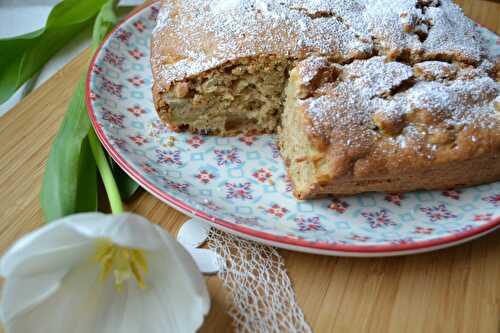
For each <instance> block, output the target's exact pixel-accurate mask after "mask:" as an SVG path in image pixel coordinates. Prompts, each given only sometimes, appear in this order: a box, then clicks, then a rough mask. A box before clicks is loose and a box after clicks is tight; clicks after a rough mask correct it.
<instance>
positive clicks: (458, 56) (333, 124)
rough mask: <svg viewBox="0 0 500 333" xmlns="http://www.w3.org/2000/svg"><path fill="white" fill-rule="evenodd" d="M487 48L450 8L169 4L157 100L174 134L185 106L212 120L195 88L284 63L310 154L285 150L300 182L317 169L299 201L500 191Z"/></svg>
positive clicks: (434, 4) (158, 52) (497, 121)
mask: <svg viewBox="0 0 500 333" xmlns="http://www.w3.org/2000/svg"><path fill="white" fill-rule="evenodd" d="M484 45H485V44H484V41H483V40H482V38H481V36H480V34H479V33H478V31H477V30H476V28H475V25H474V23H473V22H472V21H471V20H470V19H468V18H466V17H465V16H464V15H463V13H462V11H461V9H460V8H459V7H458V6H456V5H455V4H453V3H452V1H451V0H400V1H394V0H358V1H355V0H346V1H330V0H280V1H276V0H163V1H162V3H161V9H160V14H159V18H158V25H157V27H156V29H155V31H154V34H153V39H152V45H151V49H152V56H151V65H152V71H153V77H154V85H153V97H154V102H155V105H156V108H157V110H158V113H159V114H160V117H161V119H162V120H163V121H165V122H169V123H171V124H174V122H173V118H174V117H173V113H174V112H173V109H174V108H175V106H173V105H169V104H171V103H172V101H173V102H174V103H175V102H176V98H177V97H178V96H177V95H180V96H181V97H183V96H190V94H194V97H193V98H192V100H191V101H190V100H189V99H185V100H182V103H184V104H183V105H186V104H189V103H191V104H192V105H193V106H194V107H193V108H191V109H189V110H188V111H189V112H191V111H192V110H194V111H195V112H194V113H196V112H200V113H203V110H204V109H203V107H199V105H198V106H197V105H196V103H197V100H198V101H199V100H203V98H204V96H201V95H200V96H196V94H197V93H198V90H196V91H194V90H193V91H187V90H186V89H185V87H186V86H188V87H190V88H189V89H191V88H193V82H197V81H196V80H197V79H200V78H203V79H207V78H210V77H212V76H213V75H215V74H217V73H218V72H221V71H222V72H224V71H226V69H228V70H229V72H230V71H231V68H233V66H236V65H241V61H243V60H244V61H247V60H248V61H249V62H252V61H253V62H263V63H265V62H266V61H267V60H266V59H285V60H286V61H287V63H286V66H288V69H289V70H291V73H292V74H291V75H292V76H293V80H294V82H292V81H293V80H290V84H294V85H297V87H296V88H297V90H296V92H295V93H296V96H294V98H295V99H296V105H294V107H293V112H297V113H300V114H299V116H298V117H295V118H293V119H298V120H299V122H298V123H297V124H298V125H297V126H300V127H301V128H300V129H301V130H304V131H305V133H306V138H305V139H304V141H306V143H307V145H309V146H310V151H309V152H308V156H305V155H304V156H288V155H287V154H288V152H289V151H290V152H292V154H295V153H296V151H297V149H295V148H294V149H289V148H290V147H284V146H285V145H286V144H287V143H286V142H284V140H281V141H282V142H281V148H282V149H284V151H286V152H285V153H284V157H285V160H286V162H287V164H288V165H289V166H288V169H289V170H288V171H289V173H290V171H291V167H290V164H293V163H295V162H294V161H295V160H300V162H299V163H302V162H304V161H305V163H309V164H308V165H309V167H310V170H308V171H307V172H308V173H309V174H308V175H309V176H310V178H307V177H305V176H304V175H305V174H306V172H305V171H303V170H299V172H298V176H297V175H295V174H293V173H292V174H293V175H292V174H291V178H292V181H293V182H294V183H295V185H296V186H295V194H296V196H297V197H299V198H312V197H317V196H321V195H324V194H354V193H359V192H364V191H408V190H415V189H432V188H446V187H451V186H455V185H471V184H476V183H482V182H489V181H494V180H498V179H500V163H499V161H500V116H499V114H500V113H499V112H500V111H499V110H500V97H499V92H500V86H499V83H498V80H499V78H498V75H499V74H498V73H499V68H500V67H499V64H498V63H495V61H494V60H492V59H490V58H489V55H488V54H487V50H486V49H485V47H484ZM228 75H229V76H230V75H232V74H231V73H230V74H228ZM230 82H237V81H230ZM231 89H232V88H231V87H229V90H231ZM172 96H173V97H172ZM167 97H168V98H167ZM197 97H199V98H197ZM289 98H290V96H289ZM294 103H295V102H294ZM189 105H190V104H189ZM179 109H180V107H179ZM185 110H187V109H185ZM181 111H182V110H180V111H179V110H178V111H177V115H176V117H177V118H179V117H182V116H183V114H185V113H183V112H181ZM288 111H290V110H288ZM288 111H287V110H286V109H285V112H288ZM192 114H193V112H191V113H190V116H192ZM179 123H182V122H177V124H179ZM222 128H224V127H223V126H222ZM177 129H178V130H184V128H177ZM187 129H188V130H193V129H191V128H187ZM254 130H255V129H254ZM236 131H237V130H236ZM282 132H285V131H282ZM214 133H219V132H214ZM229 133H233V131H230V132H229ZM281 135H282V134H281V133H280V136H281ZM288 145H290V144H288ZM282 153H283V151H282ZM285 155H286V156H285ZM306 155H307V154H306ZM297 165H298V166H299V169H300V165H299V164H295V166H297ZM476 170H477V172H476ZM309 176H308V177H309ZM294 177H298V178H295V179H294ZM300 177H305V178H304V179H306V178H307V180H304V179H299V178H300ZM311 177H312V178H311ZM299 181H302V182H305V183H306V184H307V186H305V187H304V186H303V184H302V185H301V186H302V187H300V189H299V186H297V184H298V183H299Z"/></svg>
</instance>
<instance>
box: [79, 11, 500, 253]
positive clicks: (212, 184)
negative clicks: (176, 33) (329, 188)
mask: <svg viewBox="0 0 500 333" xmlns="http://www.w3.org/2000/svg"><path fill="white" fill-rule="evenodd" d="M157 14H158V7H157V4H153V5H151V6H149V7H146V8H145V9H143V10H142V11H140V12H138V13H136V14H135V15H132V16H130V17H128V18H127V19H126V20H125V21H124V22H123V23H121V24H120V25H119V27H118V28H117V29H115V30H114V32H113V33H112V34H111V35H110V36H109V38H107V39H106V40H105V42H104V43H103V44H102V46H101V48H100V49H99V50H98V52H97V54H96V56H95V57H94V59H93V62H92V65H91V67H90V70H89V74H88V80H87V104H88V107H89V114H90V117H91V119H92V122H93V124H94V127H95V129H96V131H97V133H98V135H99V138H100V139H101V141H102V142H103V144H104V146H105V147H106V149H107V150H108V151H109V153H110V154H111V156H112V157H113V158H114V159H115V160H116V161H117V162H118V164H119V165H120V166H121V167H122V168H123V169H124V170H125V171H126V172H128V173H129V174H130V175H131V176H132V177H133V178H134V179H135V180H136V181H138V182H139V183H140V184H141V185H142V186H143V187H144V188H145V189H147V190H148V191H150V192H151V193H153V194H154V195H155V196H157V197H158V198H160V199H161V200H163V201H165V202H166V203H168V204H170V205H172V206H174V207H176V208H178V209H180V210H182V211H183V212H185V213H186V214H188V215H191V216H198V217H200V218H203V219H205V220H207V221H209V222H210V223H212V224H213V225H215V226H216V227H219V228H222V229H223V230H226V231H228V232H232V233H235V234H238V235H241V236H243V237H247V238H251V239H254V240H257V241H260V242H264V243H268V244H272V245H275V246H278V247H284V248H290V249H294V250H298V251H305V252H312V253H320V254H334V255H347V256H383V255H397V254H408V253H415V252H423V251H429V250H433V249H438V248H442V247H447V246H450V245H453V244H457V243H460V242H464V241H466V240H469V239H472V238H475V237H479V236H481V235H483V234H485V233H488V232H491V231H493V230H495V229H497V228H498V227H499V226H500V182H498V183H494V184H488V185H483V186H476V187H471V188H466V189H460V190H452V189H450V190H448V191H436V192H428V191H427V192H414V193H404V194H402V193H372V194H363V195H357V196H353V197H345V198H342V197H338V198H337V197H334V198H329V199H322V200H311V201H298V200H296V199H295V198H294V197H293V196H292V194H291V191H292V186H291V184H290V182H289V181H288V179H287V177H286V173H285V169H284V165H283V162H282V160H281V159H280V157H279V152H278V148H277V146H276V142H275V137H274V136H270V135H266V136H253V135H241V136H238V137H232V138H225V137H209V136H202V135H193V134H189V133H175V132H172V131H170V130H169V129H168V128H167V127H165V126H164V125H163V124H162V123H161V122H160V121H159V119H158V116H157V114H156V112H155V109H154V106H153V103H152V97H151V83H152V78H151V71H150V65H149V42H150V37H151V32H152V29H153V28H154V25H155V20H156V16H157ZM481 31H482V32H483V33H484V35H485V36H486V38H487V39H488V41H489V42H490V43H489V44H490V46H491V47H492V49H494V52H496V54H497V55H499V54H500V46H499V42H498V37H497V36H496V35H495V34H493V33H491V32H489V31H488V30H486V29H484V28H481Z"/></svg>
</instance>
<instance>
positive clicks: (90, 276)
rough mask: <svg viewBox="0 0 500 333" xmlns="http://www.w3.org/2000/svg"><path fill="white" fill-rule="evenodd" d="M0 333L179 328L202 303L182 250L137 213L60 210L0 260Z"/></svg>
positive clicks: (180, 332)
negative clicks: (0, 327) (0, 330)
mask: <svg viewBox="0 0 500 333" xmlns="http://www.w3.org/2000/svg"><path fill="white" fill-rule="evenodd" d="M0 274H1V275H2V276H3V277H4V278H5V282H4V286H3V290H2V299H1V302H0V316H1V319H2V322H3V324H4V328H5V330H6V332H7V333H32V332H34V333H36V332H50V333H69V332H71V333H143V332H144V333H146V332H147V333H166V332H175V333H184V332H194V331H196V330H197V329H198V328H199V327H200V325H201V323H202V322H203V318H204V316H205V315H206V314H207V312H208V310H209V307H210V300H209V296H208V291H207V288H206V284H205V282H204V280H203V278H202V276H201V274H200V272H199V270H198V269H197V268H196V265H195V263H194V261H193V259H192V258H191V256H190V255H189V254H188V253H187V251H186V250H185V249H184V248H183V247H182V246H181V245H180V244H179V243H177V242H176V241H175V240H174V239H173V238H172V237H171V236H170V235H168V234H167V233H166V232H165V231H164V230H162V229H161V228H160V227H158V226H156V225H154V224H152V223H150V222H149V221H147V220H146V219H144V218H143V217H141V216H138V215H134V214H130V213H122V214H118V215H105V214H101V213H85V214H77V215H72V216H69V217H65V218H63V219H60V220H58V221H55V222H52V223H50V224H47V225H45V226H43V227H42V228H40V229H38V230H36V231H34V232H33V233H31V234H28V235H26V236H24V237H23V238H21V239H20V240H19V241H17V242H16V243H15V244H14V246H13V247H12V248H11V249H10V250H9V251H8V252H7V253H6V254H5V255H4V256H3V257H2V259H1V261H0Z"/></svg>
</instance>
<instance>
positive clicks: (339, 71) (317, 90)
mask: <svg viewBox="0 0 500 333" xmlns="http://www.w3.org/2000/svg"><path fill="white" fill-rule="evenodd" d="M291 78H292V80H293V83H294V85H295V86H296V87H297V92H296V95H297V96H296V97H297V98H298V101H297V106H298V110H300V111H302V112H304V115H305V119H306V123H307V125H306V127H307V130H308V133H309V135H310V138H311V140H312V142H313V143H314V144H315V146H316V148H318V149H319V150H320V151H323V152H326V153H325V154H324V156H325V158H326V159H327V160H328V159H330V160H331V159H333V160H335V165H336V167H335V168H334V170H335V175H333V177H340V176H342V175H345V174H346V173H350V174H354V175H356V176H359V177H364V176H368V175H370V176H371V177H376V176H377V174H380V175H383V174H386V173H387V172H397V171H400V172H404V170H406V169H414V168H417V169H419V168H426V167H429V166H431V165H435V164H440V163H447V162H450V161H459V160H461V161H464V160H468V159H472V158H475V157H477V156H481V155H485V154H493V155H495V154H496V155H498V154H500V96H499V94H500V84H499V83H498V81H497V79H496V74H495V67H494V65H493V64H492V63H491V62H489V61H488V60H484V61H483V62H482V63H481V64H480V65H479V66H473V65H467V64H464V63H459V62H453V63H448V62H442V61H423V62H420V63H416V64H413V65H411V64H405V63H402V62H398V61H390V59H388V57H387V56H375V57H372V58H369V59H364V60H355V61H353V62H352V63H350V64H345V65H339V64H334V63H331V62H329V61H328V60H326V58H324V57H316V56H312V57H310V58H308V59H306V60H304V61H302V62H300V63H299V64H298V65H297V67H296V68H295V70H293V71H292V74H291Z"/></svg>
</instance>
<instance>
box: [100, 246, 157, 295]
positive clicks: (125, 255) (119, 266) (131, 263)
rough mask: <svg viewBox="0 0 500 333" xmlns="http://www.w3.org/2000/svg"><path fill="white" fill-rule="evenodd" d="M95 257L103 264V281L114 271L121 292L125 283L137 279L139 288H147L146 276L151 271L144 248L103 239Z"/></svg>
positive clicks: (117, 287) (101, 275)
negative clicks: (132, 247) (135, 247)
mask: <svg viewBox="0 0 500 333" xmlns="http://www.w3.org/2000/svg"><path fill="white" fill-rule="evenodd" d="M94 259H95V261H96V262H97V263H99V265H100V266H101V273H100V278H101V280H102V281H106V279H107V278H108V277H109V276H110V275H111V273H113V277H114V279H115V287H116V289H117V290H118V291H119V292H120V291H122V290H123V286H124V284H125V283H126V282H127V281H128V280H130V279H132V278H133V279H135V281H136V283H137V285H138V286H139V288H141V289H144V288H146V283H145V281H144V276H145V275H146V274H147V273H148V272H149V268H148V262H147V259H146V255H145V253H144V251H143V250H137V249H130V248H126V247H122V246H119V245H116V244H113V243H112V242H111V241H110V240H103V241H101V242H100V243H99V244H98V246H97V251H96V254H95V256H94Z"/></svg>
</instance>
